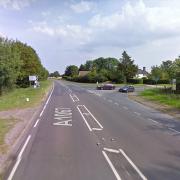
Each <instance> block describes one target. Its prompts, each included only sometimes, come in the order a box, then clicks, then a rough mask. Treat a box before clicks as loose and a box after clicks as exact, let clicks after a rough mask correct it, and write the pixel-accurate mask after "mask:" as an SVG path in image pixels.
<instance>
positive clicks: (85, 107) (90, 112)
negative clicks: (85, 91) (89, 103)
mask: <svg viewBox="0 0 180 180" xmlns="http://www.w3.org/2000/svg"><path fill="white" fill-rule="evenodd" d="M83 106H84V108H85V109H86V110H87V111H88V113H89V114H90V115H91V116H92V117H93V118H94V120H95V121H96V122H97V124H98V125H99V126H100V127H101V128H102V129H103V126H102V125H101V124H100V122H99V121H98V120H97V119H96V118H95V117H94V116H93V114H92V113H91V112H90V111H89V110H88V109H87V107H86V106H85V105H83Z"/></svg>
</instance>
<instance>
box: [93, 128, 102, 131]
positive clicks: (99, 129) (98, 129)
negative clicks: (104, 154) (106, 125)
mask: <svg viewBox="0 0 180 180" xmlns="http://www.w3.org/2000/svg"><path fill="white" fill-rule="evenodd" d="M92 130H94V131H102V129H101V128H92Z"/></svg>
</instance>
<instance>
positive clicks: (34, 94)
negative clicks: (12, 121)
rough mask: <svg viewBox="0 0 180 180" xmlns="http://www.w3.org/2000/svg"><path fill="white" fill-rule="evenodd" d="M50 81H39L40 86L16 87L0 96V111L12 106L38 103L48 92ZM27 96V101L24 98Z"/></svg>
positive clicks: (32, 105) (31, 105) (19, 106)
mask: <svg viewBox="0 0 180 180" xmlns="http://www.w3.org/2000/svg"><path fill="white" fill-rule="evenodd" d="M51 84H52V81H42V82H40V87H38V88H35V89H34V88H33V87H28V88H16V89H14V90H12V91H10V92H8V93H6V94H3V95H2V96H0V111H2V110H9V109H14V108H27V107H34V106H35V105H38V104H39V103H40V102H41V100H42V98H43V97H44V95H45V94H46V93H47V92H48V90H49V88H50V86H51ZM26 98H29V101H27V100H26Z"/></svg>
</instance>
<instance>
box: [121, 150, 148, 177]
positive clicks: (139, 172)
mask: <svg viewBox="0 0 180 180" xmlns="http://www.w3.org/2000/svg"><path fill="white" fill-rule="evenodd" d="M119 151H120V152H121V153H122V155H123V156H124V157H125V158H126V160H127V161H128V162H129V163H130V164H131V166H132V167H133V168H134V169H135V170H136V172H137V173H138V174H139V176H140V177H141V178H142V179H143V180H147V178H146V177H145V176H144V175H143V174H142V172H141V171H140V170H139V168H138V167H137V166H136V165H135V164H134V163H133V162H132V160H131V159H130V158H129V157H128V156H127V155H126V153H125V152H124V151H123V150H122V149H119Z"/></svg>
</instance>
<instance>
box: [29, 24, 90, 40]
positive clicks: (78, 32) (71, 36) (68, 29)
mask: <svg viewBox="0 0 180 180" xmlns="http://www.w3.org/2000/svg"><path fill="white" fill-rule="evenodd" d="M31 24H32V26H33V27H32V28H31V29H32V30H33V31H35V32H38V33H42V34H47V35H49V36H54V37H57V38H66V39H68V40H71V41H75V42H76V43H77V44H83V43H85V42H88V41H89V40H90V35H91V33H92V32H91V30H90V29H89V28H83V27H82V26H80V25H72V24H67V25H59V26H50V25H48V24H47V22H46V21H42V22H39V23H32V22H31Z"/></svg>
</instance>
